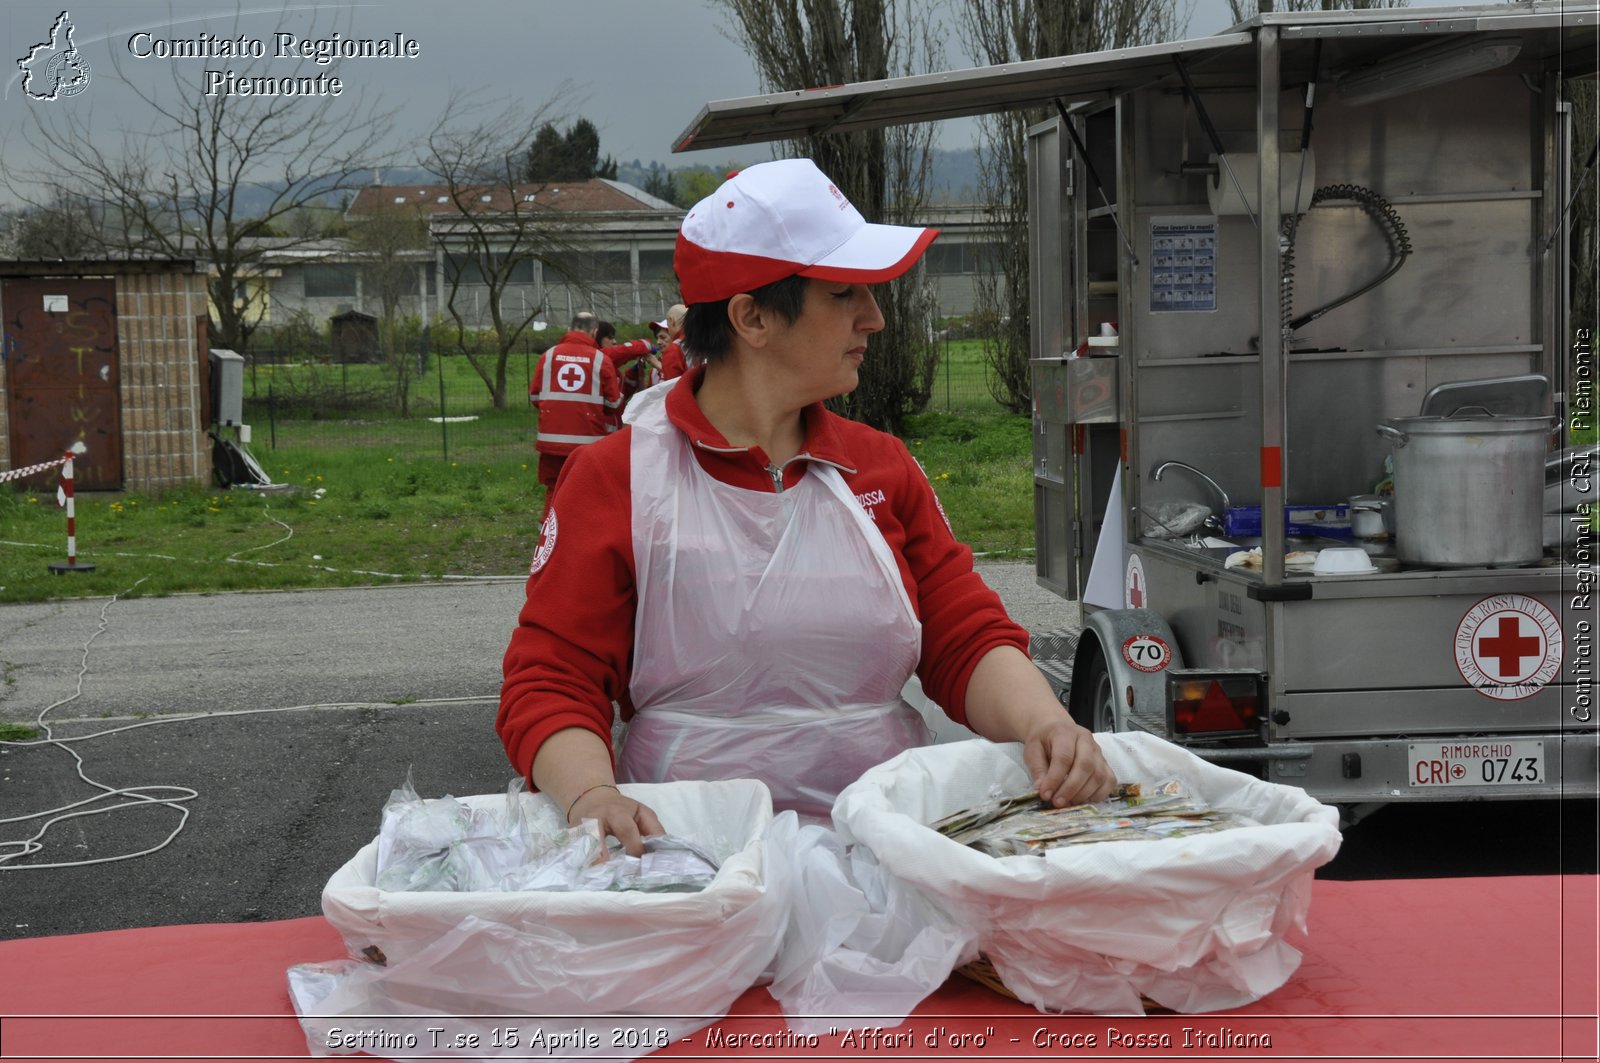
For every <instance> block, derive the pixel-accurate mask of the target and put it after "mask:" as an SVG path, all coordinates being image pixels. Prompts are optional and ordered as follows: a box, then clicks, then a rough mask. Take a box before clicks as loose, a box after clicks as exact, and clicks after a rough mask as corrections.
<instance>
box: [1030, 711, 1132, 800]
mask: <svg viewBox="0 0 1600 1063" xmlns="http://www.w3.org/2000/svg"><path fill="white" fill-rule="evenodd" d="M1022 762H1023V764H1025V765H1026V766H1027V768H1028V773H1029V774H1030V775H1032V776H1033V780H1034V785H1035V787H1037V788H1038V791H1039V797H1040V798H1041V799H1042V800H1044V801H1047V802H1049V803H1050V804H1052V805H1054V806H1055V807H1057V808H1065V807H1066V806H1067V805H1082V804H1088V803H1090V802H1092V801H1099V800H1101V799H1103V798H1104V797H1105V796H1106V795H1107V794H1109V793H1110V792H1111V789H1112V787H1114V786H1115V785H1116V782H1117V778H1116V776H1115V775H1114V774H1113V773H1112V771H1111V765H1109V764H1107V763H1106V758H1105V756H1104V755H1103V754H1102V753H1101V752H1100V746H1099V744H1098V743H1096V742H1095V740H1094V735H1092V734H1090V733H1089V732H1088V731H1086V730H1084V729H1083V728H1082V727H1080V726H1079V725H1078V724H1076V723H1074V722H1073V721H1072V717H1070V716H1068V715H1067V714H1066V713H1065V712H1061V711H1059V710H1058V711H1057V712H1054V713H1052V714H1050V716H1048V717H1045V718H1043V719H1041V720H1040V721H1039V722H1038V723H1037V724H1035V725H1034V727H1033V729H1032V730H1031V731H1029V733H1028V734H1027V736H1026V737H1025V738H1024V739H1023V744H1022Z"/></svg>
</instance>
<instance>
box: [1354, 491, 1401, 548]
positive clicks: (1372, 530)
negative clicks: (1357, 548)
mask: <svg viewBox="0 0 1600 1063" xmlns="http://www.w3.org/2000/svg"><path fill="white" fill-rule="evenodd" d="M1389 502H1390V500H1389V499H1388V498H1385V497H1384V496H1383V495H1351V496H1350V532H1351V534H1352V535H1354V536H1355V537H1356V538H1357V539H1381V538H1383V537H1384V536H1385V535H1388V534H1389V533H1390V531H1391V530H1392V529H1391V528H1390V527H1389V519H1388V518H1389Z"/></svg>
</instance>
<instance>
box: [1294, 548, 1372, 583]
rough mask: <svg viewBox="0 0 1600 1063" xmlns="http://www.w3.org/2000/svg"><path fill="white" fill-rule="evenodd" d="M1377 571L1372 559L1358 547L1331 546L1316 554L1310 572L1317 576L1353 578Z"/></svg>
mask: <svg viewBox="0 0 1600 1063" xmlns="http://www.w3.org/2000/svg"><path fill="white" fill-rule="evenodd" d="M1376 571H1378V566H1377V565H1374V564H1373V563H1372V558H1370V557H1368V556H1367V552H1366V551H1365V550H1363V549H1361V547H1359V546H1333V547H1329V548H1328V549H1326V550H1320V551H1318V552H1317V563H1316V565H1315V566H1313V567H1312V569H1311V572H1312V574H1313V575H1317V576H1355V575H1362V574H1365V573H1369V572H1376Z"/></svg>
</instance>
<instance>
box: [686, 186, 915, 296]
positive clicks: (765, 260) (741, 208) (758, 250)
mask: <svg viewBox="0 0 1600 1063" xmlns="http://www.w3.org/2000/svg"><path fill="white" fill-rule="evenodd" d="M938 235H939V230H938V229H927V228H921V227H918V226H908V225H878V224H874V223H872V222H869V221H867V220H866V219H865V218H863V217H862V216H861V212H860V211H858V210H856V208H855V207H853V206H852V205H851V204H850V201H849V200H848V199H846V198H845V196H844V193H843V192H840V191H839V189H838V188H837V187H835V186H834V183H833V182H832V181H830V180H828V177H827V175H826V174H824V173H823V172H822V171H821V170H819V169H817V164H816V163H814V162H812V161H811V160H810V159H780V160H778V161H777V162H763V163H759V164H757V165H755V166H751V167H748V168H746V169H744V170H740V171H739V172H738V173H736V174H734V175H733V176H731V177H729V178H728V179H727V180H726V181H725V182H723V184H722V186H721V187H720V188H718V189H717V190H716V191H715V192H713V193H712V194H711V195H709V196H707V197H706V198H705V199H702V200H701V201H700V202H698V203H696V204H695V205H694V207H693V209H691V210H690V211H689V214H688V217H686V218H684V219H683V225H682V227H681V228H680V229H679V231H678V244H677V248H676V249H675V250H674V252H673V268H674V269H675V270H676V272H677V274H678V288H679V291H680V293H681V294H682V296H683V301H684V302H685V303H690V304H693V303H715V302H720V301H721V300H723V299H728V298H731V297H733V296H735V295H737V294H739V293H740V292H748V291H753V290H755V289H756V288H760V287H762V286H763V285H767V284H771V283H773V282H774V281H780V280H782V279H783V278H785V277H792V276H794V275H795V274H799V275H800V276H802V277H813V278H816V279H817V280H825V281H843V282H847V283H851V284H875V283H878V282H879V281H887V280H893V279H894V278H895V277H898V276H900V275H901V274H902V273H904V272H906V271H907V270H908V269H910V268H911V267H912V266H913V265H915V264H916V261H917V259H918V258H919V257H920V256H921V255H922V253H923V252H924V251H926V250H927V248H928V245H929V244H930V243H932V242H933V238H934V237H936V236H938Z"/></svg>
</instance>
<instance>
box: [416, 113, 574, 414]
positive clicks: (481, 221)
mask: <svg viewBox="0 0 1600 1063" xmlns="http://www.w3.org/2000/svg"><path fill="white" fill-rule="evenodd" d="M563 95H565V89H559V90H558V91H557V93H556V94H555V95H554V96H552V98H551V99H550V100H549V101H547V102H546V103H545V104H544V105H543V106H541V107H537V108H534V109H532V110H531V111H530V110H529V108H528V106H527V105H526V104H525V103H522V102H520V101H519V102H517V103H508V104H505V105H504V106H502V107H500V108H499V109H498V110H492V109H491V108H492V106H493V105H485V104H481V103H480V104H472V103H467V102H464V101H463V100H461V99H459V98H454V99H452V100H451V101H450V102H449V103H448V104H447V105H446V107H445V111H444V115H443V116H442V117H441V118H440V120H439V122H438V124H437V125H435V127H434V129H433V132H432V133H431V134H429V136H428V139H427V143H426V150H427V157H426V158H425V159H424V160H423V164H424V165H425V166H427V167H428V168H429V169H430V170H432V171H433V172H434V174H436V175H437V176H438V178H439V180H440V182H441V183H442V184H443V185H444V194H445V195H446V196H448V197H449V200H450V206H451V209H450V211H449V212H448V213H443V214H435V215H434V217H433V221H432V232H433V238H434V240H435V242H436V243H437V244H438V245H439V246H440V247H441V248H443V249H444V251H445V253H446V269H445V276H444V283H445V284H446V286H447V291H448V296H447V298H446V303H445V305H446V309H447V310H448V312H449V314H450V318H451V321H452V322H453V323H454V326H455V344H456V348H457V349H458V350H459V351H460V352H461V353H462V354H463V355H464V356H465V357H466V359H467V361H468V362H469V363H470V364H471V365H472V368H473V370H474V371H475V372H476V373H477V374H478V377H479V378H480V379H481V380H482V381H483V383H484V386H485V387H486V388H488V390H489V394H490V396H491V397H492V398H493V401H494V406H495V408H496V409H504V408H505V406H506V362H507V361H508V360H509V358H510V355H511V350H512V347H513V346H515V345H516V343H517V340H518V339H519V338H520V337H521V336H522V335H523V334H524V333H525V332H527V330H528V328H529V326H531V325H532V324H533V322H534V321H535V320H536V319H537V318H539V317H540V316H541V315H542V314H543V313H544V312H545V305H544V289H543V287H542V286H541V287H540V288H539V290H538V298H537V299H535V300H533V301H532V302H531V303H526V302H525V303H523V304H521V306H520V308H519V309H518V310H516V311H515V312H513V311H512V310H511V308H510V307H509V306H507V305H506V304H507V300H506V299H505V298H504V296H505V294H506V292H507V290H508V289H510V288H512V287H513V286H515V285H525V284H527V283H528V278H529V275H530V272H531V267H532V266H533V264H535V263H538V264H539V265H540V266H542V267H543V268H545V269H548V270H551V271H552V272H555V273H557V274H559V275H562V276H564V277H565V278H566V279H568V280H573V281H577V280H580V278H578V277H576V276H573V275H572V269H573V266H572V263H573V262H575V261H577V260H578V257H579V256H578V254H577V253H576V251H577V248H578V247H579V246H580V241H579V233H580V231H581V221H582V219H581V218H578V217H576V216H574V215H573V214H572V213H571V212H570V211H567V210H565V209H563V208H562V207H560V206H558V205H556V204H555V202H553V201H552V200H553V198H554V197H548V196H547V197H545V198H541V196H540V193H541V192H542V191H545V189H546V188H547V186H545V185H539V184H529V183H527V182H519V180H518V178H519V177H520V170H521V165H522V162H523V159H524V157H525V153H526V150H527V147H528V145H529V144H530V143H532V141H533V138H534V136H535V135H536V133H537V131H538V129H539V128H540V127H541V126H542V125H545V124H546V123H548V122H550V121H551V120H552V116H551V114H550V111H551V110H552V109H553V108H554V107H555V106H556V105H557V103H558V101H559V100H560V99H561V98H562V96H563ZM480 285H481V286H482V289H483V294H484V295H485V296H486V297H487V300H488V313H489V321H490V325H491V328H490V333H491V335H490V336H489V337H488V339H489V343H490V347H491V349H490V350H488V351H482V350H480V349H479V342H478V339H479V333H478V331H477V322H478V320H479V317H478V308H477V306H476V305H475V304H473V303H469V298H468V296H469V294H470V293H469V292H468V291H467V290H466V289H468V288H469V287H471V288H474V289H476V288H478V286H480Z"/></svg>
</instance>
